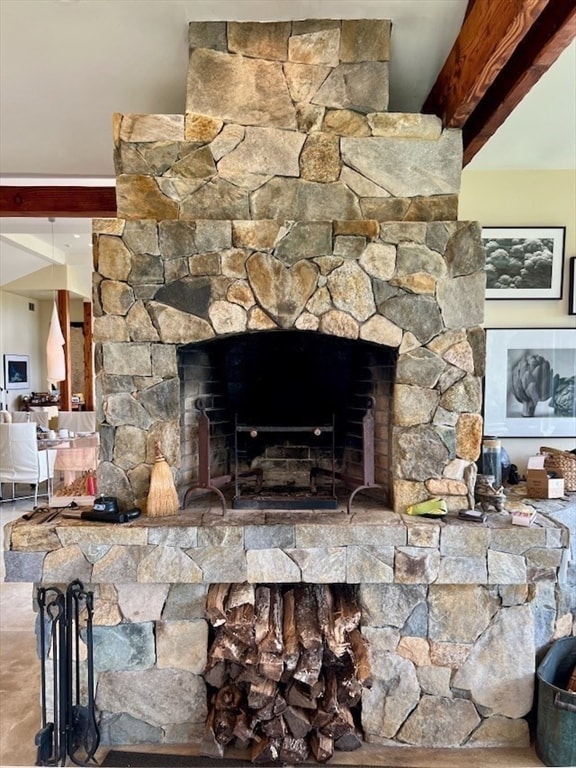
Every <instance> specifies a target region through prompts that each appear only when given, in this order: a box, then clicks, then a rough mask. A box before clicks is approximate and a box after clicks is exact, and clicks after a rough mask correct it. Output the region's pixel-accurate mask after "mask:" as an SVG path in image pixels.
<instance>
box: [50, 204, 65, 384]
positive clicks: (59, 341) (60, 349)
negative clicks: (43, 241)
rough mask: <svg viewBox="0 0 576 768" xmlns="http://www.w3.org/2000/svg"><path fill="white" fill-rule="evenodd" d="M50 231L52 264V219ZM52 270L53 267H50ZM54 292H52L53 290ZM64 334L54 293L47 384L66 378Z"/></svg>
mask: <svg viewBox="0 0 576 768" xmlns="http://www.w3.org/2000/svg"><path fill="white" fill-rule="evenodd" d="M48 221H49V222H50V226H51V231H52V264H54V221H55V220H54V219H53V218H50V219H48ZM52 271H54V267H52ZM53 293H54V292H53ZM64 343H65V340H64V334H63V333H62V327H61V325H60V318H59V317H58V307H57V306H56V296H55V294H54V296H53V301H52V317H51V318H50V329H49V331H48V341H47V342H46V364H47V366H46V369H47V371H48V374H47V379H48V385H49V386H51V387H56V386H57V384H58V382H60V381H64V379H65V378H66V358H65V356H64Z"/></svg>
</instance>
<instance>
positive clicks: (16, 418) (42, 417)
mask: <svg viewBox="0 0 576 768" xmlns="http://www.w3.org/2000/svg"><path fill="white" fill-rule="evenodd" d="M11 415H12V423H13V424H26V423H27V422H32V423H33V424H37V425H38V426H40V427H42V429H44V430H46V431H48V423H49V421H50V414H49V413H48V411H12V414H11Z"/></svg>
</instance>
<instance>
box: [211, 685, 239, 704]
mask: <svg viewBox="0 0 576 768" xmlns="http://www.w3.org/2000/svg"><path fill="white" fill-rule="evenodd" d="M241 701H242V691H241V690H240V689H239V688H238V686H236V685H226V686H224V687H223V688H220V690H219V691H218V692H217V693H216V697H215V699H214V707H215V708H216V709H233V710H237V709H239V707H240V702H241Z"/></svg>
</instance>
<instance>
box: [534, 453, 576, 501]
mask: <svg viewBox="0 0 576 768" xmlns="http://www.w3.org/2000/svg"><path fill="white" fill-rule="evenodd" d="M540 453H544V454H545V455H546V458H545V459H544V467H545V469H547V470H548V472H561V473H562V475H564V489H565V490H566V491H576V454H574V453H570V452H569V451H559V450H558V449H557V448H547V447H546V446H543V447H542V448H540Z"/></svg>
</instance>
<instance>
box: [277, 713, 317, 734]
mask: <svg viewBox="0 0 576 768" xmlns="http://www.w3.org/2000/svg"><path fill="white" fill-rule="evenodd" d="M284 719H285V721H286V725H287V726H288V728H289V729H290V733H291V734H292V736H294V738H295V739H303V738H304V737H305V736H307V735H308V734H309V733H310V731H311V730H312V724H311V722H310V717H309V716H308V713H307V712H306V710H305V709H302V708H301V707H288V708H287V710H286V712H284Z"/></svg>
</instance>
